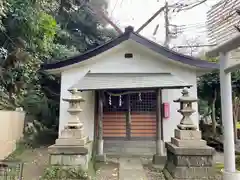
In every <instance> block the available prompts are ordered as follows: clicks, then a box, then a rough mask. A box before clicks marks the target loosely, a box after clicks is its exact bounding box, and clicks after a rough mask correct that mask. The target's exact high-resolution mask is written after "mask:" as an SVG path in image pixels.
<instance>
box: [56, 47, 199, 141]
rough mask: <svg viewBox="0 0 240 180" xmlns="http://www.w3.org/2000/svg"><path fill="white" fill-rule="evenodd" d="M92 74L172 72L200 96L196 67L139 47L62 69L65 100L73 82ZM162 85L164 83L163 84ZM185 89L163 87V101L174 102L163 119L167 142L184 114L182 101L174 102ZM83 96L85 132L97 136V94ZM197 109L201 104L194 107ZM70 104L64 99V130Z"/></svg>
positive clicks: (62, 117) (87, 93) (107, 54)
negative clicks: (95, 124) (95, 105)
mask: <svg viewBox="0 0 240 180" xmlns="http://www.w3.org/2000/svg"><path fill="white" fill-rule="evenodd" d="M126 52H131V53H133V58H131V59H126V58H124V54H125V53H126ZM89 70H90V71H91V73H104V72H105V73H131V72H132V73H152V72H155V73H163V72H170V73H172V74H174V75H176V76H178V77H179V78H181V79H182V80H184V81H185V82H188V83H191V84H192V85H193V87H192V88H191V89H190V95H191V96H195V97H197V83H196V81H197V79H196V72H195V70H194V68H192V69H190V68H189V67H184V66H181V65H179V64H176V63H173V62H172V61H171V60H167V59H166V58H164V57H163V58H162V57H161V56H159V55H156V54H154V53H149V50H145V51H144V50H142V49H141V48H137V46H127V47H124V46H123V47H122V46H121V48H119V47H117V48H116V49H115V50H113V51H110V52H109V51H108V52H105V53H103V54H101V55H99V56H96V57H94V58H93V59H90V60H88V61H85V62H83V63H82V64H80V65H79V66H78V67H76V68H74V69H69V70H67V71H64V72H62V81H61V99H62V98H63V97H66V96H69V94H70V93H69V92H68V91H67V89H68V88H70V87H71V86H72V85H74V84H75V83H77V81H78V80H79V79H80V78H81V77H83V76H84V75H85V74H86V73H87V72H88V71H89ZM159 86H161V85H159ZM181 91H182V90H181V89H171V90H167V89H166V90H163V94H162V95H163V102H167V103H170V117H169V118H168V119H164V120H163V131H164V132H163V134H164V141H170V139H171V137H173V135H174V129H175V128H176V127H177V124H179V122H180V119H181V115H180V114H179V113H178V112H177V110H178V109H179V104H178V103H174V102H173V100H175V99H178V98H179V97H180V96H181ZM82 95H83V97H84V98H85V100H86V102H85V103H84V104H83V106H82V107H83V113H81V117H80V118H81V120H82V121H83V122H84V125H85V132H86V133H87V134H88V135H89V136H90V138H91V139H92V138H93V129H94V97H93V92H83V94H82ZM193 107H194V108H195V110H196V111H197V110H198V109H197V108H198V106H197V103H195V104H194V106H193ZM67 108H68V104H67V103H65V102H63V101H62V100H61V104H60V129H62V128H63V125H64V124H65V123H66V120H67V118H68V113H67ZM192 119H193V121H194V123H195V124H196V125H197V126H198V113H194V114H193V115H192Z"/></svg>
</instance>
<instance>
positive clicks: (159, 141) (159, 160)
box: [153, 88, 166, 164]
mask: <svg viewBox="0 0 240 180" xmlns="http://www.w3.org/2000/svg"><path fill="white" fill-rule="evenodd" d="M156 100H157V102H156V103H157V104H156V105H157V106H156V121H157V137H156V154H155V155H154V156H153V164H164V163H165V160H166V157H165V155H164V154H165V153H164V141H163V118H162V89H161V88H158V89H157V90H156Z"/></svg>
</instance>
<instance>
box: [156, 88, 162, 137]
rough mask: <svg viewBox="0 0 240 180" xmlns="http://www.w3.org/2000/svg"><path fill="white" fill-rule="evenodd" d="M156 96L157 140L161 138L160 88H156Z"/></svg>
mask: <svg viewBox="0 0 240 180" xmlns="http://www.w3.org/2000/svg"><path fill="white" fill-rule="evenodd" d="M156 96H157V108H156V121H157V140H163V118H162V89H160V88H158V89H157V91H156Z"/></svg>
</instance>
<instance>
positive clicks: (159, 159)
mask: <svg viewBox="0 0 240 180" xmlns="http://www.w3.org/2000/svg"><path fill="white" fill-rule="evenodd" d="M166 160H167V157H166V156H161V155H158V154H155V155H154V156H153V160H152V162H153V164H155V165H163V164H165V163H166Z"/></svg>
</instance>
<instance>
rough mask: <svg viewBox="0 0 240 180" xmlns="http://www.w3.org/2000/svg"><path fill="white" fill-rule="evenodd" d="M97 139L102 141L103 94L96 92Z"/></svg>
mask: <svg viewBox="0 0 240 180" xmlns="http://www.w3.org/2000/svg"><path fill="white" fill-rule="evenodd" d="M98 139H99V140H102V139H103V93H102V91H98Z"/></svg>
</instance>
